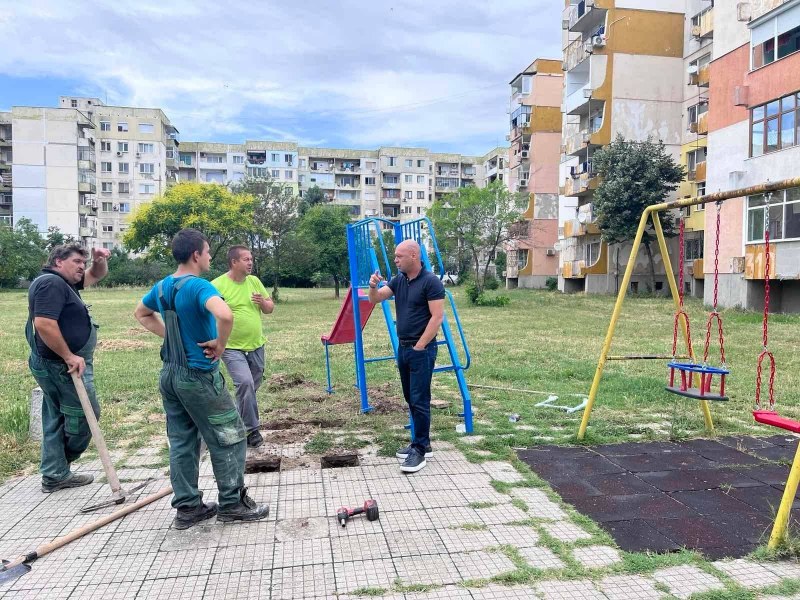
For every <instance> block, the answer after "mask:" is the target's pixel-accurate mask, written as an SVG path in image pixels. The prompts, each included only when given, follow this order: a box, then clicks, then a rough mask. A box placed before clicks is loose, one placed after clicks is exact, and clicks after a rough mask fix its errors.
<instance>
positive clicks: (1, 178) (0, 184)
mask: <svg viewBox="0 0 800 600" xmlns="http://www.w3.org/2000/svg"><path fill="white" fill-rule="evenodd" d="M12 183H13V180H12V178H11V171H6V172H4V173H0V189H11V187H12Z"/></svg>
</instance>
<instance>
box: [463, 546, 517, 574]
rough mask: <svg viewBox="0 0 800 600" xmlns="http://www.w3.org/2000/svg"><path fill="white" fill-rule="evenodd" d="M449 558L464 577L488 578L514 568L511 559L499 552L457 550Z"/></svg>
mask: <svg viewBox="0 0 800 600" xmlns="http://www.w3.org/2000/svg"><path fill="white" fill-rule="evenodd" d="M450 558H452V559H453V562H454V563H455V565H456V568H457V569H458V572H459V573H461V577H462V578H464V579H488V578H490V577H496V576H498V575H501V574H502V573H508V572H509V571H514V570H515V569H516V566H514V563H513V562H512V561H511V559H510V558H508V557H507V556H506V555H505V554H503V553H501V552H485V551H482V550H478V551H476V552H457V553H455V554H451V555H450Z"/></svg>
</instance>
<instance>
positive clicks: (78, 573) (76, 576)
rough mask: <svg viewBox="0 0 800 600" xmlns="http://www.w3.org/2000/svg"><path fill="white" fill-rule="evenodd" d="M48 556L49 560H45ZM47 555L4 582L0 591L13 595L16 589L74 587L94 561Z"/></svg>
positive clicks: (91, 559) (78, 583)
mask: <svg viewBox="0 0 800 600" xmlns="http://www.w3.org/2000/svg"><path fill="white" fill-rule="evenodd" d="M48 556H49V557H50V560H46V559H47V558H48ZM48 556H45V557H43V558H40V559H39V560H37V561H36V562H35V565H32V568H31V570H30V571H28V573H27V574H26V575H23V576H22V577H19V578H18V579H15V580H12V581H10V582H6V584H5V585H4V586H3V587H1V588H0V591H6V592H7V593H8V594H9V595H10V596H12V597H13V596H14V594H15V591H17V590H27V589H42V588H44V589H48V588H49V587H52V588H59V589H60V588H70V587H74V586H76V585H80V583H81V581H82V579H83V578H84V577H85V576H86V573H87V572H88V571H89V569H90V568H91V566H92V564H93V563H94V561H95V559H93V558H70V557H69V556H64V555H63V554H62V556H61V557H60V560H54V559H53V556H52V555H48ZM34 567H35V568H34Z"/></svg>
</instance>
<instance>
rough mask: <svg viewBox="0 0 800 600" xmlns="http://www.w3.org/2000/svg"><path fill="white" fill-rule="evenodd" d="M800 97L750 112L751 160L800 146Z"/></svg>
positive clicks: (799, 94) (798, 94)
mask: <svg viewBox="0 0 800 600" xmlns="http://www.w3.org/2000/svg"><path fill="white" fill-rule="evenodd" d="M799 104H800V93H794V94H789V95H788V96H784V97H783V98H780V99H778V100H773V101H772V102H768V103H767V104H762V105H761V106H756V107H755V108H753V109H752V110H751V111H750V117H751V118H750V123H751V125H750V140H751V143H750V156H761V155H762V154H767V153H769V152H775V151H776V150H781V149H783V148H789V147H791V146H795V145H797V143H798V142H800V132H798V129H799V128H800V107H798V105H799Z"/></svg>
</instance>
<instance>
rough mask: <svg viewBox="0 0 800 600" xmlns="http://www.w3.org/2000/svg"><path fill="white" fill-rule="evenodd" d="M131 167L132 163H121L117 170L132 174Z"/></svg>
mask: <svg viewBox="0 0 800 600" xmlns="http://www.w3.org/2000/svg"><path fill="white" fill-rule="evenodd" d="M130 167H131V165H130V163H126V162H124V163H123V162H121V163H119V164H118V165H117V170H118V171H119V172H120V173H130V172H131V169H130Z"/></svg>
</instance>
